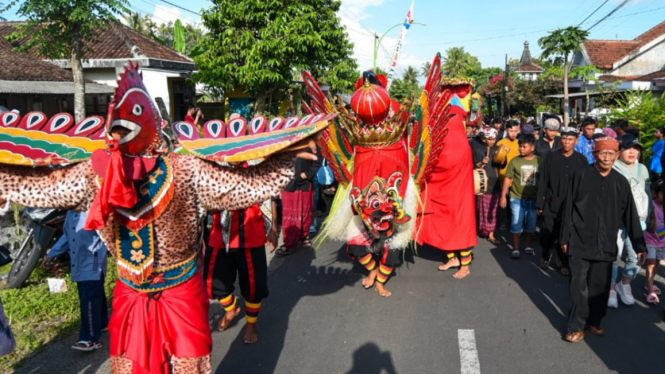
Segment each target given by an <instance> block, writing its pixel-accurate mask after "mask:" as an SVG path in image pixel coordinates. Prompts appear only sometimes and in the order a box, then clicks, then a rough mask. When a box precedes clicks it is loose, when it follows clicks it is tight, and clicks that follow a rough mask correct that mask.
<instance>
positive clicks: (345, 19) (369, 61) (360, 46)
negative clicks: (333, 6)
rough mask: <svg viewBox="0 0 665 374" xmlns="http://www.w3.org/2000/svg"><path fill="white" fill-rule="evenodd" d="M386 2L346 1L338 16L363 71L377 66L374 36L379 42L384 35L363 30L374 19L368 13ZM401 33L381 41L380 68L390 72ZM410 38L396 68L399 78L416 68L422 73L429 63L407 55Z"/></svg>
mask: <svg viewBox="0 0 665 374" xmlns="http://www.w3.org/2000/svg"><path fill="white" fill-rule="evenodd" d="M385 2H386V0H343V1H342V7H341V9H340V11H339V13H338V16H339V17H340V19H341V22H342V25H343V26H345V27H346V31H347V33H348V34H349V39H350V40H351V42H353V44H354V47H353V52H354V53H353V57H354V58H355V59H356V61H357V62H358V67H359V68H360V70H361V71H364V70H367V69H371V68H372V66H373V62H374V34H375V33H376V34H378V36H379V38H380V37H381V35H382V33H383V32H385V31H380V32H377V31H376V30H374V29H371V28H367V27H365V26H363V24H362V22H361V21H362V20H364V19H368V18H371V17H372V16H373V15H372V14H371V12H369V11H368V10H369V8H371V7H376V6H380V5H383V4H384V3H385ZM399 32H400V29H399V28H396V29H394V30H391V32H390V35H391V36H385V37H384V38H383V39H382V41H381V47H379V49H378V52H377V66H378V67H380V68H382V69H385V70H386V71H387V70H388V68H389V66H390V60H391V57H392V54H393V52H394V51H395V45H396V44H397V39H398V37H399ZM408 43H409V40H408V34H407V38H406V39H405V42H404V45H403V46H402V55H401V56H400V59H399V62H398V66H397V76H398V77H399V76H400V75H401V74H402V72H403V71H404V69H405V68H406V67H407V66H409V65H413V66H415V67H416V68H418V69H420V67H421V66H422V64H423V63H424V62H425V61H427V60H426V59H421V58H419V57H416V56H414V55H410V54H408V53H407V52H408Z"/></svg>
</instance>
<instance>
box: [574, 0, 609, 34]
mask: <svg viewBox="0 0 665 374" xmlns="http://www.w3.org/2000/svg"><path fill="white" fill-rule="evenodd" d="M609 1H610V0H605V1H604V2H603V3H602V4H600V6H599V7H598V8H596V10H594V11H593V12H591V14H589V15H588V16H587V17H586V18H585V19H584V21H582V22H580V23H579V25H577V27H580V26H581V25H582V24H583V23H584V22H586V20H588V19H589V18H591V16H593V15H594V14H596V12H597V11H599V10H600V8H602V7H603V6H604V5H605V4H607V3H608V2H609Z"/></svg>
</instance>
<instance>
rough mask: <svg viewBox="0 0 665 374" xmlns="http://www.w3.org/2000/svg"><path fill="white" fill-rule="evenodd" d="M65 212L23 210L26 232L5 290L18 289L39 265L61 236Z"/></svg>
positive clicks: (15, 256) (58, 210) (38, 209)
mask: <svg viewBox="0 0 665 374" xmlns="http://www.w3.org/2000/svg"><path fill="white" fill-rule="evenodd" d="M66 215H67V211H66V210H62V209H40V208H25V209H24V210H23V219H22V220H21V221H24V222H25V221H27V222H28V223H29V224H28V232H27V233H26V235H25V238H23V241H22V242H21V246H20V247H19V249H18V251H17V252H16V254H15V255H14V256H13V257H14V262H13V264H12V268H11V270H10V271H9V274H8V275H7V288H19V287H21V286H22V285H23V283H25V281H26V280H27V279H28V278H29V277H30V274H32V271H33V270H35V268H36V267H37V266H38V265H39V263H40V259H41V258H42V257H44V256H45V255H46V251H48V249H49V248H51V247H52V246H53V244H55V242H56V241H58V239H59V238H60V237H61V236H62V233H63V225H64V223H65V216H66Z"/></svg>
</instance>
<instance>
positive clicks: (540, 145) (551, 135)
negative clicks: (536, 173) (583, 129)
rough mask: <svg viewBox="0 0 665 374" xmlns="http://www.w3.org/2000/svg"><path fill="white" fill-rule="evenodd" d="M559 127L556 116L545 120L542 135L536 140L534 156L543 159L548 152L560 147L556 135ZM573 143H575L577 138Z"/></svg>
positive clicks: (559, 141) (559, 139)
mask: <svg viewBox="0 0 665 374" xmlns="http://www.w3.org/2000/svg"><path fill="white" fill-rule="evenodd" d="M560 128H561V123H560V122H559V120H558V119H557V118H548V119H546V120H545V133H544V136H543V137H542V138H540V139H538V140H536V156H538V157H540V158H542V159H543V160H544V159H545V158H546V157H547V155H549V154H550V153H552V152H554V151H558V150H559V149H561V138H560V137H558V136H557V134H558V133H559V129H560ZM576 133H577V132H576ZM575 144H577V140H576V141H575Z"/></svg>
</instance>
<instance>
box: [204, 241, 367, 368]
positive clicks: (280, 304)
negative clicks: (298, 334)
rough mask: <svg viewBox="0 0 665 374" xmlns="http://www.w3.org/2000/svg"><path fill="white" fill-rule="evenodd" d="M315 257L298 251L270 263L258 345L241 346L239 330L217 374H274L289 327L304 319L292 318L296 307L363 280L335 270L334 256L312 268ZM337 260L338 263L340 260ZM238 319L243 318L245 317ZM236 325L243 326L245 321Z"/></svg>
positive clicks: (353, 273) (352, 273) (351, 272)
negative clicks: (310, 299)
mask: <svg viewBox="0 0 665 374" xmlns="http://www.w3.org/2000/svg"><path fill="white" fill-rule="evenodd" d="M345 249H346V246H344V247H343V248H340V252H343V251H344V250H345ZM316 254H317V253H316V252H315V251H314V250H313V249H299V250H297V251H296V252H295V253H294V254H292V255H290V256H288V257H282V258H275V259H274V260H273V261H272V262H271V263H270V267H269V270H268V273H269V279H268V286H269V288H270V297H269V298H268V299H266V300H265V302H264V304H263V307H262V310H261V314H260V315H259V321H258V324H257V330H258V333H259V342H258V343H256V344H254V345H247V344H244V343H243V332H244V331H243V329H238V332H237V336H236V337H235V338H234V340H233V342H232V343H231V345H230V347H229V349H228V351H226V352H224V353H223V356H224V358H223V360H222V362H221V363H220V364H219V365H218V366H217V368H216V369H215V370H216V373H220V374H221V373H229V372H241V373H257V374H258V373H273V372H274V371H275V369H276V366H277V362H278V361H279V359H280V355H281V352H282V350H283V348H284V341H285V339H286V335H287V333H288V331H289V326H290V324H291V323H298V322H299V321H302V319H303V318H305V316H303V315H300V314H299V315H292V314H293V311H294V308H295V306H296V305H297V304H298V303H299V302H300V301H301V300H302V299H303V298H305V297H318V296H324V295H329V294H333V293H335V292H338V291H339V290H340V289H342V288H344V287H351V286H353V285H354V284H356V282H358V280H360V278H361V277H362V274H361V273H359V272H358V271H356V269H352V270H350V269H348V265H346V268H342V267H339V266H335V265H334V263H336V262H337V257H338V253H337V252H335V253H334V255H333V257H331V258H330V259H329V260H327V261H324V263H325V264H327V265H320V266H316V265H313V262H314V260H315V259H316ZM339 257H340V259H341V257H343V256H341V255H340V256H339ZM344 261H347V260H344ZM304 312H305V313H306V311H304ZM300 313H303V312H302V311H301V312H300ZM241 317H242V318H244V315H243V316H241ZM237 323H239V324H242V325H244V323H245V321H238V322H237ZM225 333H230V331H228V330H227V331H226V332H214V333H213V338H214V335H215V334H225ZM312 334H317V331H312ZM213 349H215V348H213ZM213 355H214V353H213ZM213 364H214V362H213ZM296 371H297V370H296Z"/></svg>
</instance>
